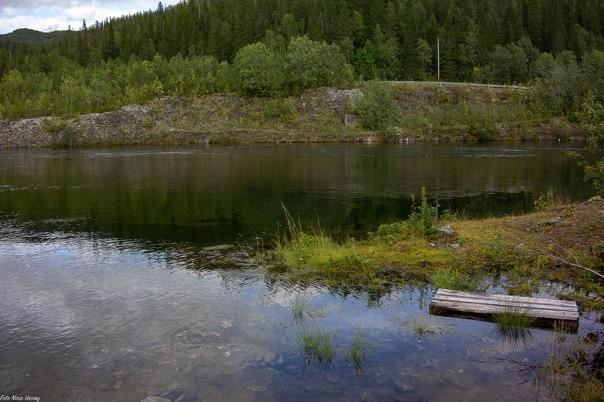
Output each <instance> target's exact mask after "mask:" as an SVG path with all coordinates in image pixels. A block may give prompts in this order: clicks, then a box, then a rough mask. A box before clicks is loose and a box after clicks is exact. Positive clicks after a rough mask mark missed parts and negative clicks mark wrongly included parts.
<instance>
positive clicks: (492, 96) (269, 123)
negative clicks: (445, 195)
mask: <svg viewBox="0 0 604 402" xmlns="http://www.w3.org/2000/svg"><path fill="white" fill-rule="evenodd" d="M394 92H395V97H396V101H397V104H398V107H399V111H400V116H401V118H400V122H399V124H398V125H397V126H396V127H393V128H392V129H391V130H389V131H388V132H374V131H369V130H365V129H363V128H362V127H361V123H360V119H359V116H358V115H357V114H355V112H354V103H355V101H356V99H358V98H359V97H360V96H362V92H361V90H360V89H358V88H356V89H335V88H318V89H313V90H309V91H306V92H305V93H303V94H302V95H300V96H298V97H290V98H282V99H267V98H244V97H239V96H236V95H233V94H214V95H208V96H204V97H199V98H186V97H164V98H160V99H156V100H155V101H153V102H151V103H150V104H148V105H131V106H125V107H123V108H121V109H119V110H115V111H109V112H105V113H93V114H89V115H82V116H79V117H40V118H33V119H24V120H17V121H8V120H0V147H1V148H5V149H6V148H35V147H72V146H79V147H87V146H108V145H109V146H111V145H207V144H245V143H294V142H389V143H406V142H421V141H452V142H466V141H467V142H472V141H569V140H578V139H580V138H581V132H580V130H579V129H578V128H577V127H576V126H574V125H572V124H570V123H569V122H568V121H567V120H565V119H550V118H546V117H542V116H539V115H536V114H535V113H534V112H530V111H529V103H530V96H529V95H528V94H527V92H526V91H523V92H519V91H516V92H514V91H510V90H505V89H496V88H473V87H449V88H448V87H441V86H434V87H426V86H413V85H408V84H405V85H398V86H395V87H394Z"/></svg>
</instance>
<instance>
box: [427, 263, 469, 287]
mask: <svg viewBox="0 0 604 402" xmlns="http://www.w3.org/2000/svg"><path fill="white" fill-rule="evenodd" d="M431 279H432V284H433V285H434V286H435V287H436V288H437V289H441V288H442V289H452V290H464V291H470V290H474V289H475V288H476V283H474V281H472V280H470V279H469V278H468V277H466V276H465V275H463V274H462V273H461V272H459V271H456V270H453V269H450V268H441V269H438V270H437V271H435V272H434V273H433V274H432V278H431Z"/></svg>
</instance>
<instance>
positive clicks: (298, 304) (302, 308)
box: [292, 295, 306, 321]
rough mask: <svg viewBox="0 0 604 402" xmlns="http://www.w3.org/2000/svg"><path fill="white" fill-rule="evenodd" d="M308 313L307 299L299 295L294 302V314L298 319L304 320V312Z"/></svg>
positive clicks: (295, 318)
mask: <svg viewBox="0 0 604 402" xmlns="http://www.w3.org/2000/svg"><path fill="white" fill-rule="evenodd" d="M305 313H306V300H305V299H304V297H302V296H300V295H298V296H296V297H295V298H294V301H293V302H292V316H293V317H294V320H296V321H302V320H304V314H305Z"/></svg>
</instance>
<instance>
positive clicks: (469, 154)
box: [0, 145, 588, 245]
mask: <svg viewBox="0 0 604 402" xmlns="http://www.w3.org/2000/svg"><path fill="white" fill-rule="evenodd" d="M422 187H425V188H426V191H427V194H428V197H429V198H431V199H438V200H439V202H440V203H441V205H442V207H441V208H442V209H447V208H450V209H452V210H454V211H456V212H459V213H460V214H462V215H467V216H472V217H479V216H488V215H501V214H507V213H519V212H525V211H529V210H531V209H532V208H533V201H534V198H535V196H538V195H539V194H543V193H545V192H547V191H548V190H549V189H553V190H554V193H555V194H556V196H559V197H562V198H564V199H569V200H578V199H582V198H585V197H586V196H587V194H588V189H587V188H586V186H585V183H584V182H583V180H582V172H581V169H580V168H578V167H577V166H576V163H575V162H573V161H571V160H570V159H569V158H567V157H566V156H565V152H564V149H563V148H557V147H556V148H551V147H526V146H525V147H522V146H511V147H493V146H487V147H484V146H482V147H461V146H430V145H416V146H360V145H277V146H251V147H233V148H227V147H210V148H205V149H193V150H191V149H168V150H166V149H156V150H153V149H151V150H149V149H127V150H124V149H108V150H86V151H24V152H16V153H5V154H0V214H1V215H3V216H9V217H11V216H12V217H14V218H15V219H17V220H19V221H22V222H26V223H27V224H28V225H33V226H34V228H33V229H34V230H53V229H54V228H60V230H66V231H73V232H82V233H93V234H102V235H104V236H107V237H110V238H118V239H126V238H127V239H136V240H145V241H147V240H148V241H150V242H155V241H185V242H193V243H195V244H205V245H212V244H217V243H223V242H232V241H234V239H236V238H238V237H242V238H249V237H252V236H262V235H267V234H268V235H269V236H270V235H273V234H274V233H275V232H276V230H277V227H278V225H279V224H281V225H282V224H283V220H284V219H283V215H284V214H283V211H282V208H281V205H284V206H285V207H286V208H287V209H288V210H289V211H290V212H291V213H292V214H293V215H294V216H295V217H299V218H300V220H301V221H302V222H303V223H306V224H316V223H317V222H319V223H320V225H321V226H323V227H325V228H327V229H329V230H330V231H335V232H343V233H354V232H364V231H368V230H372V229H375V228H376V227H377V226H378V225H379V224H381V223H387V222H392V221H395V220H400V219H405V218H406V217H407V216H408V215H409V212H410V211H411V205H412V195H415V196H416V197H419V195H420V192H421V188H422Z"/></svg>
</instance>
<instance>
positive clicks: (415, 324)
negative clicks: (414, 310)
mask: <svg viewBox="0 0 604 402" xmlns="http://www.w3.org/2000/svg"><path fill="white" fill-rule="evenodd" d="M410 325H411V330H412V331H413V333H414V334H415V336H417V337H418V338H423V337H425V336H426V335H442V334H444V333H445V332H447V331H448V330H449V328H448V327H447V326H446V325H444V324H441V323H440V322H438V321H435V320H434V319H433V318H430V317H422V318H415V319H413V320H412V321H411V322H410Z"/></svg>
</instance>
